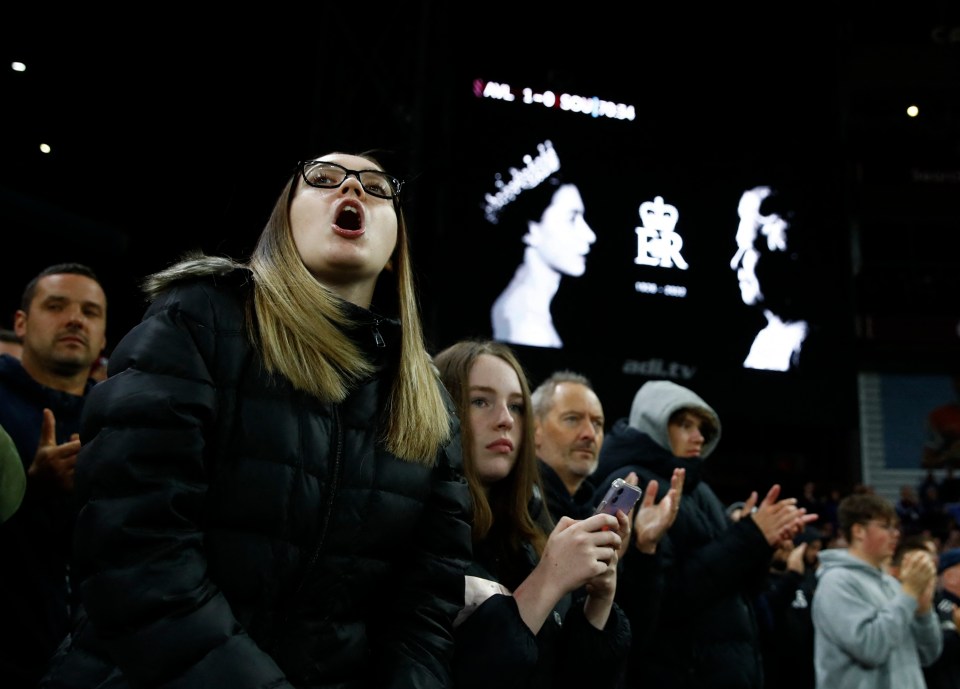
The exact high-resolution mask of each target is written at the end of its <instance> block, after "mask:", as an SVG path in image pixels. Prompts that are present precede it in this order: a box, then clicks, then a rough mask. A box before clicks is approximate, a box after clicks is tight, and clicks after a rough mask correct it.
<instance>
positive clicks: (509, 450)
mask: <svg viewBox="0 0 960 689" xmlns="http://www.w3.org/2000/svg"><path fill="white" fill-rule="evenodd" d="M468 399H469V404H470V409H469V423H470V430H471V432H472V434H473V448H472V450H473V451H472V452H471V458H472V461H473V463H474V467H475V469H476V472H477V475H478V476H479V477H480V480H481V482H483V484H484V485H491V484H493V483H496V482H497V481H500V480H501V479H504V478H506V477H507V476H508V475H509V474H510V472H511V471H512V470H513V466H514V464H516V462H517V454H518V453H519V451H520V442H521V439H522V438H523V424H524V422H525V420H524V418H523V409H524V406H523V402H524V401H523V390H522V389H521V387H520V379H519V378H518V377H517V373H516V371H514V370H513V367H512V366H510V364H508V363H507V362H506V361H504V360H503V359H501V358H500V357H497V356H493V355H491V354H481V355H480V356H479V357H477V360H476V361H475V362H474V363H473V366H472V367H471V369H470V376H469V380H468Z"/></svg>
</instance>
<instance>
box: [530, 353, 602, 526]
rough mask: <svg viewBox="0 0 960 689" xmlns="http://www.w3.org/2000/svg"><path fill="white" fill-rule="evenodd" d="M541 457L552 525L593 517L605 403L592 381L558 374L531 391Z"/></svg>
mask: <svg viewBox="0 0 960 689" xmlns="http://www.w3.org/2000/svg"><path fill="white" fill-rule="evenodd" d="M532 401H533V414H534V423H535V429H536V430H535V436H534V438H535V441H536V445H537V457H538V458H539V459H540V471H541V475H542V477H543V486H544V490H545V491H546V493H547V495H546V501H547V508H548V509H549V510H550V516H551V517H553V519H554V521H556V520H558V519H560V517H564V516H566V517H571V518H572V519H586V518H587V517H589V516H590V515H592V514H593V510H594V507H595V506H596V503H595V501H594V487H593V485H592V484H591V483H590V482H589V481H587V477H589V476H590V474H592V473H593V472H594V471H596V469H597V462H598V461H599V458H600V447H601V446H602V445H603V424H604V417H603V405H601V404H600V398H599V397H597V393H596V392H594V390H593V386H592V385H591V383H590V380H589V379H588V378H587V377H586V376H584V375H582V374H580V373H575V372H574V371H568V370H562V371H556V372H554V373H553V374H551V375H550V376H549V377H548V378H547V379H546V380H544V381H543V382H542V383H540V385H539V386H538V387H537V389H536V390H534V391H533V399H532Z"/></svg>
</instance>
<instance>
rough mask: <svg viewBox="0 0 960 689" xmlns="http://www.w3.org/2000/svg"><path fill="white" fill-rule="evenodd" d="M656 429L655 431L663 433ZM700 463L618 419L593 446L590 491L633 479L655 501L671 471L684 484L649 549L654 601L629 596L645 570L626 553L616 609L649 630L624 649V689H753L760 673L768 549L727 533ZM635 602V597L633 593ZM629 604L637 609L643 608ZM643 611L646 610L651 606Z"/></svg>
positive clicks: (759, 537)
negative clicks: (760, 615) (760, 598)
mask: <svg viewBox="0 0 960 689" xmlns="http://www.w3.org/2000/svg"><path fill="white" fill-rule="evenodd" d="M665 427H666V424H664V428H665ZM701 462H702V460H699V459H694V460H680V459H678V458H676V457H674V456H673V454H672V453H671V452H670V451H668V450H666V449H664V448H663V447H662V446H660V445H659V444H658V443H656V442H655V441H654V440H653V439H652V438H651V437H650V436H649V435H647V434H646V433H642V432H640V431H638V430H637V429H636V428H633V427H632V426H630V425H628V424H627V421H626V419H620V420H619V421H617V422H616V423H615V424H614V427H613V428H612V429H611V431H610V433H609V434H608V435H607V437H606V438H605V439H604V441H603V448H602V450H601V458H600V465H599V467H598V470H597V473H596V474H595V476H601V477H602V478H599V479H598V480H597V485H600V486H603V485H607V484H609V483H610V481H611V480H612V479H613V478H615V477H620V478H624V477H626V476H627V474H629V473H630V472H631V471H635V472H637V475H638V476H639V479H640V485H641V486H644V487H645V486H646V485H647V483H648V482H649V481H650V480H651V479H656V480H657V483H658V486H659V488H658V493H659V496H660V497H662V496H663V495H664V494H665V493H666V490H667V488H668V487H669V486H670V477H671V475H672V474H673V470H674V468H675V467H685V468H686V470H687V476H686V480H685V481H684V485H683V498H682V499H681V502H680V510H679V512H678V514H677V519H676V521H675V522H674V523H673V525H672V526H671V527H670V529H669V531H668V532H667V534H666V536H664V538H663V540H662V541H661V542H660V545H659V546H658V552H659V553H660V558H661V560H662V562H661V565H662V568H663V570H662V586H663V590H662V594H661V595H660V596H658V598H657V599H656V600H653V601H651V599H650V597H649V596H643V595H638V592H637V591H636V590H633V587H634V586H635V585H632V584H631V582H632V581H633V579H634V576H633V574H632V573H631V569H632V568H636V567H640V568H645V567H648V566H647V565H645V564H644V563H643V562H642V554H641V553H639V552H636V551H631V552H628V553H627V556H626V557H625V558H624V560H623V565H622V566H623V571H622V573H621V576H620V581H619V583H618V586H617V602H618V603H619V604H620V605H621V606H623V608H624V611H625V612H626V613H627V616H628V617H629V618H630V620H631V623H633V621H634V620H636V621H637V622H636V623H635V625H634V626H636V627H638V628H642V627H643V626H644V625H645V624H647V623H650V618H653V622H652V624H653V625H654V629H653V630H652V632H651V633H649V634H644V635H643V636H641V637H639V639H640V640H641V641H642V642H641V643H640V644H636V643H635V644H634V646H633V651H632V653H631V656H630V667H629V669H628V681H627V686H628V687H631V688H632V687H661V688H663V689H761V687H763V685H764V683H763V665H762V661H761V656H760V640H759V638H758V636H757V634H758V627H757V620H756V617H755V614H754V609H753V599H754V597H755V596H756V595H757V594H758V593H759V591H760V588H761V586H762V584H763V582H764V578H765V576H766V574H767V571H768V568H769V563H770V559H771V557H772V555H773V549H772V548H771V547H770V545H769V544H768V543H767V541H766V539H765V538H764V536H763V533H762V532H761V531H760V529H759V528H757V526H756V524H754V523H753V520H752V519H749V518H747V519H742V520H740V521H739V522H737V523H733V522H732V521H731V520H730V519H728V518H727V516H726V513H725V512H724V506H723V504H722V503H721V502H720V499H719V498H718V497H717V495H716V493H714V492H713V490H711V489H710V487H709V486H708V485H707V484H706V483H705V482H703V481H701V480H700V476H699V473H700V468H701ZM639 593H642V592H639ZM639 601H643V603H644V604H643V606H641V605H640V603H639ZM651 603H652V605H651Z"/></svg>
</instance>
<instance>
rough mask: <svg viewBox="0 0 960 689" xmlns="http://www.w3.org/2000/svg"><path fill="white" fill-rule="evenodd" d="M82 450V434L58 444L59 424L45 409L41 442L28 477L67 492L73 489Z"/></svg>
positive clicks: (41, 428) (50, 412)
mask: <svg viewBox="0 0 960 689" xmlns="http://www.w3.org/2000/svg"><path fill="white" fill-rule="evenodd" d="M79 452H80V436H79V435H78V434H76V433H74V434H73V435H72V436H71V437H70V440H68V441H67V442H65V443H61V444H60V445H58V444H57V424H56V419H55V418H54V416H53V412H52V411H50V410H49V409H44V410H43V423H42V424H41V426H40V442H39V444H38V445H37V454H36V455H34V457H33V461H32V462H31V463H30V467H29V468H28V469H27V477H28V478H30V480H31V481H42V482H43V483H46V484H48V485H52V486H54V487H55V488H57V489H58V490H61V491H63V492H66V493H70V492H72V491H73V473H74V469H75V468H76V465H77V455H78V454H79Z"/></svg>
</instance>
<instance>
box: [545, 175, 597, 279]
mask: <svg viewBox="0 0 960 689" xmlns="http://www.w3.org/2000/svg"><path fill="white" fill-rule="evenodd" d="M583 214H584V208H583V199H582V198H581V197H580V191H579V190H578V189H577V187H576V186H575V185H573V184H564V185H563V186H561V187H560V188H559V189H557V191H556V192H555V193H554V195H553V198H552V200H551V201H550V205H549V206H547V208H546V210H544V211H543V215H542V216H541V217H540V220H539V221H531V222H530V228H529V229H530V232H529V235H528V236H529V239H528V243H529V244H530V246H533V247H535V248H536V249H537V251H539V252H540V255H541V256H542V257H543V260H544V261H545V262H546V263H547V265H549V266H550V267H551V268H553V269H554V270H556V271H557V272H558V273H563V274H565V275H572V276H574V277H579V276H580V275H583V273H584V271H585V270H586V269H587V263H586V256H587V254H588V253H590V245H591V244H593V243H594V242H595V241H597V235H595V234H594V233H593V230H592V229H590V226H589V225H588V224H587V221H586V220H585V219H584V217H583Z"/></svg>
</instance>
